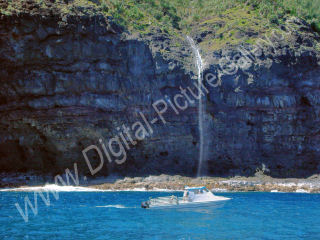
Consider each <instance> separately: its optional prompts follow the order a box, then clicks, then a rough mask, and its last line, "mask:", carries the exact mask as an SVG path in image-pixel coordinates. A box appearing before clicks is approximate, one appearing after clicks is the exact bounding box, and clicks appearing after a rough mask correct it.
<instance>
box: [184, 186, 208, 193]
mask: <svg viewBox="0 0 320 240" xmlns="http://www.w3.org/2000/svg"><path fill="white" fill-rule="evenodd" d="M186 190H187V191H188V192H192V193H193V194H202V193H205V192H209V190H208V189H207V188H205V187H201V188H186Z"/></svg>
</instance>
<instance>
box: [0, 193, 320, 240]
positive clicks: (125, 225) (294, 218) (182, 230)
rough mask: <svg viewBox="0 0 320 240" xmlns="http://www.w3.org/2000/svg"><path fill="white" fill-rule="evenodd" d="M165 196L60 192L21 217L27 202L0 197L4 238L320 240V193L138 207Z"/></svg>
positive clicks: (235, 196) (246, 195)
mask: <svg viewBox="0 0 320 240" xmlns="http://www.w3.org/2000/svg"><path fill="white" fill-rule="evenodd" d="M168 194H169V195H172V194H175V195H182V193H181V192H179V193H165V192H60V193H59V199H58V200H56V199H54V197H53V196H52V195H50V199H51V202H50V206H46V205H45V204H44V202H43V200H42V199H41V198H40V197H38V213H37V215H36V216H35V215H34V214H33V212H32V210H31V209H30V208H29V221H28V222H27V223H26V222H25V221H24V220H23V218H22V217H21V216H20V214H19V212H18V210H17V208H16V207H15V206H14V204H15V203H16V202H18V203H19V204H20V206H22V209H23V210H24V197H25V196H28V197H29V199H30V200H31V202H32V203H33V198H34V194H33V193H26V192H0V239H46V240H47V239H59V240H61V239H96V240H98V239H99V240H100V239H101V240H102V239H181V240H186V239H320V194H300V193H223V194H217V195H223V196H226V197H231V198H232V200H229V201H227V202H226V203H225V204H223V205H218V206H213V207H209V208H208V207H206V208H199V209H190V210H187V209H183V210H178V209H170V210H169V209H167V210H155V209H154V210H152V209H142V208H140V203H141V202H142V201H144V200H147V199H148V198H149V197H150V196H151V197H157V196H166V195H168Z"/></svg>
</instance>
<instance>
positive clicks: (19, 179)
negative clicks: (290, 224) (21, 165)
mask: <svg viewBox="0 0 320 240" xmlns="http://www.w3.org/2000/svg"><path fill="white" fill-rule="evenodd" d="M1 176H2V175H1ZM52 180H53V178H52V177H50V176H45V177H44V176H42V177H40V176H36V175H32V174H30V175H19V176H18V175H17V176H14V175H10V176H6V177H3V176H2V178H1V180H0V187H1V188H2V189H4V188H5V189H8V188H15V191H16V190H18V189H17V188H23V190H22V189H21V191H24V190H25V188H26V187H37V186H43V185H45V184H47V183H52ZM71 182H72V181H71ZM79 186H82V187H90V188H94V189H99V190H109V191H181V190H183V189H184V187H185V186H190V187H191V186H206V187H207V188H208V189H210V190H212V191H213V192H298V193H320V175H313V176H311V177H309V178H305V179H301V178H283V179H279V178H271V177H269V176H266V175H263V174H256V175H255V176H253V177H240V176H236V177H230V178H221V177H198V178H194V177H185V176H179V175H175V176H169V175H164V174H162V175H159V176H148V177H125V178H121V177H106V178H103V177H100V178H95V179H86V180H83V178H81V177H80V176H79Z"/></svg>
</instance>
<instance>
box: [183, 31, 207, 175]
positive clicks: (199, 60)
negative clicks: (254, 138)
mask: <svg viewBox="0 0 320 240" xmlns="http://www.w3.org/2000/svg"><path fill="white" fill-rule="evenodd" d="M187 39H188V42H189V43H190V46H191V48H192V50H193V52H194V54H195V57H196V66H197V68H198V98H199V102H198V121H199V123H198V126H199V143H200V149H199V164H198V171H197V176H198V177H199V176H200V174H201V168H202V162H203V150H204V146H203V140H204V139H203V104H202V98H201V97H202V96H201V91H200V89H201V85H202V70H203V62H202V58H201V55H200V52H199V49H198V48H197V46H196V44H195V43H194V41H193V39H192V38H191V37H189V36H187Z"/></svg>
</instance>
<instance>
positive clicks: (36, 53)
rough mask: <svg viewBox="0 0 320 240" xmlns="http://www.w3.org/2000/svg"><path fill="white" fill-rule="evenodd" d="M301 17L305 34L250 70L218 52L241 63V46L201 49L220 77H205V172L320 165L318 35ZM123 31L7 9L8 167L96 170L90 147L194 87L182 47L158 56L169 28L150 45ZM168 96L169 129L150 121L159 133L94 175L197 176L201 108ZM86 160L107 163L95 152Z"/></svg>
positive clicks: (3, 89)
mask: <svg viewBox="0 0 320 240" xmlns="http://www.w3.org/2000/svg"><path fill="white" fill-rule="evenodd" d="M293 24H295V25H297V26H300V28H301V29H300V30H299V33H296V34H293V33H292V34H291V35H290V37H289V38H288V39H285V40H279V39H278V40H279V41H277V39H274V40H273V41H272V42H273V43H274V45H272V46H270V45H268V44H265V45H263V46H261V47H260V48H259V49H260V54H258V56H256V57H254V59H253V57H252V56H251V57H250V58H251V59H253V61H252V64H250V66H247V67H245V68H243V67H235V69H233V70H234V71H231V70H230V69H227V70H228V71H223V66H222V65H223V64H221V59H229V60H230V59H235V56H236V55H237V54H238V53H239V50H238V49H237V48H234V47H233V48H230V49H225V50H221V51H219V52H214V53H205V54H203V55H204V56H205V60H206V62H207V63H208V64H207V65H206V69H205V71H204V76H207V74H208V73H209V72H210V73H212V74H213V76H214V77H215V78H216V83H218V84H217V86H216V87H210V86H209V85H208V83H207V82H206V83H205V85H206V86H207V87H208V89H210V92H209V94H208V95H207V96H206V97H205V98H204V102H205V109H206V112H205V113H204V114H205V126H206V131H205V143H204V144H205V150H206V155H205V159H206V162H205V166H206V168H205V169H206V172H204V174H209V175H237V174H240V175H251V174H254V173H255V172H256V170H257V169H261V170H263V171H265V173H268V174H270V175H272V176H278V177H288V176H296V177H299V176H308V175H310V174H313V173H317V172H319V171H320V124H319V123H320V122H319V110H320V108H319V104H320V97H319V96H320V95H319V93H320V66H319V59H320V58H319V52H318V51H317V50H315V49H316V47H315V46H316V44H318V42H319V36H318V35H317V34H316V33H313V32H312V31H311V29H309V28H308V26H306V25H304V23H301V22H296V23H293ZM122 31H123V30H122V29H121V28H120V27H118V26H117V25H115V24H114V23H112V21H111V20H110V19H106V18H105V17H103V16H102V15H101V16H100V15H99V14H97V15H95V16H91V17H89V16H82V17H77V16H68V17H67V18H65V19H61V17H59V16H56V15H54V14H52V13H48V14H46V15H45V14H42V15H37V14H34V15H30V14H21V15H19V16H17V15H11V16H5V15H2V16H1V22H0V66H1V68H0V81H1V85H0V111H1V115H0V153H1V154H0V171H2V172H11V171H16V172H26V171H37V172H40V173H53V174H55V173H60V172H61V171H63V170H64V169H65V168H72V167H73V163H75V162H76V163H77V164H78V165H77V166H78V170H79V171H80V172H81V173H82V174H88V171H89V170H88V166H87V164H86V162H85V159H84V156H83V154H82V150H84V149H85V148H87V147H88V146H90V145H91V144H94V145H96V146H97V147H98V148H99V149H100V151H101V152H102V153H103V150H102V149H103V148H102V146H101V144H100V142H99V139H101V140H102V141H103V142H105V143H106V144H107V143H108V140H110V139H112V138H113V137H115V136H120V135H119V133H120V132H121V131H122V125H125V126H128V127H131V126H132V125H133V124H134V123H135V122H136V121H142V117H141V114H140V113H142V114H143V116H145V117H146V118H147V119H148V120H149V121H151V120H152V119H154V118H155V117H158V118H159V115H157V113H156V111H155V109H154V108H153V107H152V104H153V103H154V102H156V101H157V100H159V99H165V96H168V98H169V99H173V97H174V96H175V95H176V94H177V93H179V92H180V87H182V88H184V89H185V88H187V87H190V88H192V89H193V90H194V85H193V82H194V81H195V80H194V75H193V74H192V73H191V72H190V71H187V70H186V69H187V67H185V66H184V65H183V64H181V62H179V60H177V59H176V57H175V55H174V54H172V56H171V58H170V57H169V58H164V57H162V55H161V54H160V53H158V52H156V51H154V46H155V45H157V43H159V44H160V45H161V44H162V43H163V42H166V37H165V35H161V34H160V33H159V36H154V38H152V43H150V41H149V42H148V41H143V40H142V39H139V38H138V37H133V36H128V35H126V34H123V32H122ZM186 44H187V43H186ZM251 47H252V46H251ZM188 48H189V46H188V45H184V46H183V47H181V49H180V50H181V56H182V57H183V54H185V52H186V51H189V55H190V54H192V53H191V50H188ZM186 49H187V50H186ZM244 49H246V50H249V51H250V46H245V47H244ZM233 63H234V61H233ZM232 66H233V65H232ZM165 102H166V103H167V106H168V110H167V111H166V114H165V115H163V117H164V119H165V121H166V124H164V123H163V122H162V121H160V120H158V121H157V122H155V123H154V124H152V131H153V133H152V134H149V136H146V138H145V139H144V140H141V141H138V138H139V136H135V134H134V133H133V134H132V135H133V137H132V138H133V139H132V140H133V141H135V140H137V144H135V145H134V146H130V149H128V150H127V151H126V161H125V162H124V163H123V164H117V163H116V162H115V159H117V158H118V160H119V159H120V158H122V157H123V156H120V157H119V156H118V157H115V158H113V159H112V162H111V163H110V162H108V160H107V157H106V156H105V155H104V165H103V167H102V168H101V169H100V171H99V172H98V173H97V175H98V174H102V175H108V174H113V173H115V174H123V175H145V174H160V173H166V174H181V175H193V174H195V173H196V171H197V166H198V160H197V159H198V151H199V142H198V138H199V137H198V119H197V103H196V102H194V103H193V104H190V106H189V107H188V108H187V109H186V110H184V111H183V112H180V113H179V114H176V113H175V111H174V109H173V108H171V107H170V105H169V100H166V101H165ZM118 127H120V129H119V128H118ZM145 128H146V129H147V126H146V125H145ZM149 133H150V132H149ZM127 140H128V138H127ZM116 148H119V146H116ZM94 153H95V154H94ZM122 155H123V154H122ZM88 157H89V159H90V162H91V164H92V167H93V168H95V167H97V166H99V164H100V157H99V155H98V154H97V152H96V151H94V150H91V151H90V153H89V152H88Z"/></svg>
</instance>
